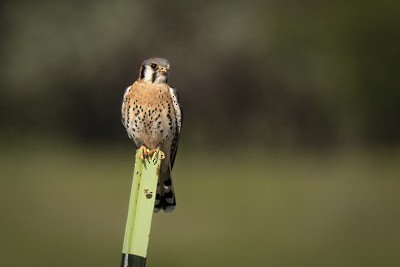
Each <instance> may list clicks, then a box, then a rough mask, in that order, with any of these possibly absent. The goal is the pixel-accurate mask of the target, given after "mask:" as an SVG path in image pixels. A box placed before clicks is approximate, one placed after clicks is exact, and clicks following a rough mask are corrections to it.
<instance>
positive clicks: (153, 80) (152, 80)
mask: <svg viewBox="0 0 400 267" xmlns="http://www.w3.org/2000/svg"><path fill="white" fill-rule="evenodd" d="M156 75H157V72H153V76H152V77H151V82H152V83H154V82H155V81H156Z"/></svg>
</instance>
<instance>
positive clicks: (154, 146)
mask: <svg viewBox="0 0 400 267" xmlns="http://www.w3.org/2000/svg"><path fill="white" fill-rule="evenodd" d="M169 67H170V65H169V62H168V61H167V60H166V59H164V58H150V59H147V60H145V61H144V62H143V64H142V66H141V67H140V72H139V78H138V79H137V81H136V82H134V84H133V85H131V86H129V87H128V88H127V89H126V90H125V94H124V97H123V103H122V124H123V125H124V126H125V128H126V131H127V133H128V136H129V138H130V139H132V140H133V142H134V143H135V146H136V148H138V149H140V158H141V159H142V160H145V158H146V157H147V156H152V158H153V159H154V158H156V157H157V156H158V154H159V153H163V154H164V155H165V158H164V159H163V160H162V162H161V169H160V176H159V181H158V186H157V195H156V201H155V206H154V211H155V212H158V211H159V210H160V209H161V208H162V209H163V210H164V211H166V212H169V211H172V210H174V209H175V206H176V200H175V192H174V187H173V184H172V178H171V171H172V168H173V166H174V161H175V157H176V151H177V148H178V141H179V135H180V132H181V127H182V112H181V108H180V106H179V102H178V95H177V93H176V90H175V89H174V88H172V87H170V86H169V85H168V84H167V81H168V71H169Z"/></svg>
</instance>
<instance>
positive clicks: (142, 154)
mask: <svg viewBox="0 0 400 267" xmlns="http://www.w3.org/2000/svg"><path fill="white" fill-rule="evenodd" d="M147 155H148V151H147V147H145V146H141V147H140V148H139V158H140V160H141V161H144V159H145V158H147Z"/></svg>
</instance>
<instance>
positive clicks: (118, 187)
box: [0, 142, 400, 267]
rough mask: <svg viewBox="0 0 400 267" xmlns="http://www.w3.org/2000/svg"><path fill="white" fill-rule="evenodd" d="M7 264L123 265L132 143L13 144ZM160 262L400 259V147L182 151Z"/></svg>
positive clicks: (154, 242) (156, 256)
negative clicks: (173, 206) (332, 150)
mask: <svg viewBox="0 0 400 267" xmlns="http://www.w3.org/2000/svg"><path fill="white" fill-rule="evenodd" d="M0 157H1V161H0V169H1V178H0V185H1V186H0V193H1V222H0V224H1V227H0V229H1V232H0V233H1V239H0V240H1V241H0V242H1V243H0V254H1V264H0V265H1V266H7V267H14V266H31V267H36V266H37V267H39V266H40V267H47V266H58V267H64V266H65V267H67V266H68V267H71V266H74V267H79V266H96V267H101V266H104V267H106V266H107V267H109V266H119V262H120V256H121V250H122V241H123V235H124V227H125V220H126V214H127V209H128V199H129V193H130V185H131V182H132V181H131V176H132V172H133V166H132V163H133V151H132V150H130V148H129V147H124V148H120V147H119V148H118V147H112V146H104V147H103V148H99V147H90V146H78V145H76V144H70V145H67V144H65V143H62V144H57V143H43V142H42V143H37V144H33V143H27V144H18V145H10V144H6V143H3V144H2V149H1V151H0ZM174 178H175V179H174V180H175V187H176V191H177V203H178V207H177V210H176V211H175V212H174V213H172V214H163V213H160V214H156V215H155V216H154V219H153V227H152V234H151V238H150V246H149V251H148V252H149V255H148V266H149V267H152V266H153V267H155V266H160V267H161V266H164V267H171V266H178V267H180V266H182V267H183V266H185V267H188V266H193V267H200V266H220V267H224V266H230V267H232V266H254V267H256V266H260V267H265V266H274V267H275V266H295V267H302V266H307V267H310V266H316V267H317V266H318V267H321V266H324V267H325V266H326V267H330V266H332V267H334V266H335V267H336V266H341V267H347V266H349V267H355V266H360V267H361V266H362V267H368V266H400V253H399V251H400V227H399V226H400V208H399V205H400V179H399V178H400V153H398V151H397V152H393V151H392V152H385V151H374V152H371V151H366V150H364V151H346V152H343V151H342V152H335V153H305V152H304V153H301V152H297V153H284V152H280V153H264V152H262V151H255V152H254V151H250V150H248V151H242V152H241V153H238V152H235V151H215V150H214V151H211V150H210V151H206V150H204V151H189V150H184V149H183V150H181V151H180V154H179V156H178V158H177V163H176V168H175V170H174Z"/></svg>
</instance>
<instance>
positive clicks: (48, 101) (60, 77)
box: [0, 0, 400, 146]
mask: <svg viewBox="0 0 400 267" xmlns="http://www.w3.org/2000/svg"><path fill="white" fill-rule="evenodd" d="M0 7H1V39H2V41H1V43H0V47H1V61H0V77H1V81H0V86H1V92H0V109H1V110H0V119H1V125H2V127H1V129H2V133H3V136H10V135H16V136H18V135H29V134H32V135H35V134H45V135H46V136H51V135H54V136H59V135H62V136H69V137H72V138H76V139H78V140H84V141H88V140H107V141H113V142H114V141H121V140H125V139H126V137H125V132H124V129H123V127H122V125H121V123H120V105H121V98H122V94H123V91H124V89H125V88H126V87H127V86H128V85H130V84H131V83H133V81H134V80H136V78H137V75H138V71H139V67H140V64H141V62H142V61H143V60H144V59H146V58H148V57H152V56H160V57H166V58H167V59H169V61H170V62H171V65H172V70H171V74H170V85H172V86H174V87H176V88H177V89H178V92H179V93H180V95H181V99H182V101H183V106H184V112H185V122H184V123H185V124H184V136H183V140H184V142H192V143H196V144H199V145H200V144H204V143H206V142H208V143H210V144H222V145H228V144H238V143H241V144H244V143H252V144H257V145H260V146H274V145H277V146H281V145H295V146H297V145H307V146H308V145H311V146H313V145H315V146H329V145H341V144H344V145H352V144H364V145H395V144H399V143H400V90H399V89H400V78H399V71H400V34H399V29H400V14H399V13H400V2H398V1H388V0H383V1H370V0H366V1H361V0H349V1H328V2H326V1H325V2H324V1H322V2H321V1H314V0H304V1H286V0H285V1H282V0H279V1H278V0H269V1H257V0H247V1H224V0H219V1H183V0H171V1H167V2H165V1H156V0H150V1H140V2H139V1H65V0H64V1H63V0H58V1H35V2H32V1H18V2H17V1H3V2H2V4H0Z"/></svg>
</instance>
